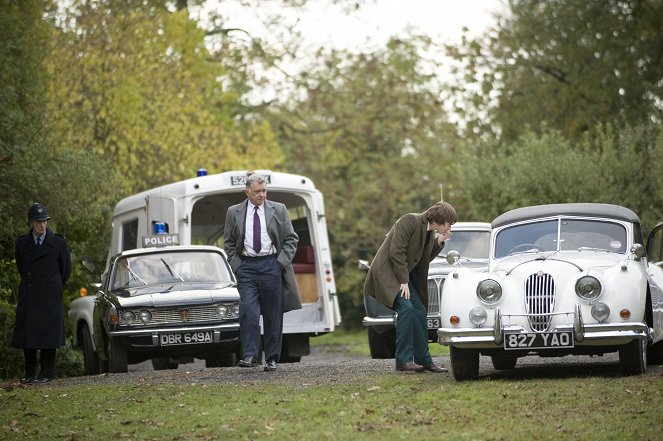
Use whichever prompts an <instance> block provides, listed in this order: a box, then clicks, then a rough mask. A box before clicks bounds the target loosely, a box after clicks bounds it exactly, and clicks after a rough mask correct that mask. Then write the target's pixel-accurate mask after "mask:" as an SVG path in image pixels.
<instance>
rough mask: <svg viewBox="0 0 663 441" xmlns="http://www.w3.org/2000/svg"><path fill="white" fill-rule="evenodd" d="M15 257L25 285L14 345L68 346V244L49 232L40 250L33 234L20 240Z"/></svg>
mask: <svg viewBox="0 0 663 441" xmlns="http://www.w3.org/2000/svg"><path fill="white" fill-rule="evenodd" d="M15 253H16V266H17V267H18V272H19V274H20V276H21V282H20V285H19V287H18V303H17V305H16V322H15V324H14V336H13V338H12V342H11V345H12V346H13V347H15V348H30V349H53V348H58V347H60V346H64V344H65V330H64V303H63V298H62V293H63V286H64V284H65V282H66V281H67V279H69V275H70V274H71V257H70V255H69V246H68V245H67V241H66V240H65V238H64V237H62V236H60V235H58V234H54V233H53V232H51V230H50V229H47V230H46V235H45V236H44V242H43V243H42V244H41V245H40V246H39V247H37V246H36V245H35V241H34V236H33V235H32V231H30V233H28V234H24V235H22V236H20V237H19V238H18V239H17V240H16V249H15Z"/></svg>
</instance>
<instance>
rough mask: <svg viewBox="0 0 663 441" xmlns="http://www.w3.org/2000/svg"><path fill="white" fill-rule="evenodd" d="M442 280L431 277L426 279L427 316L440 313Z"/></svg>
mask: <svg viewBox="0 0 663 441" xmlns="http://www.w3.org/2000/svg"><path fill="white" fill-rule="evenodd" d="M443 285H444V278H442V277H433V278H431V279H428V315H431V314H439V313H440V297H441V296H442V286H443Z"/></svg>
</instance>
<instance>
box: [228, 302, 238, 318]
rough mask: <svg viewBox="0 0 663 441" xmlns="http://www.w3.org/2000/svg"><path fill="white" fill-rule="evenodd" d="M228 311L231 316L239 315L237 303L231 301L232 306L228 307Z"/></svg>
mask: <svg viewBox="0 0 663 441" xmlns="http://www.w3.org/2000/svg"><path fill="white" fill-rule="evenodd" d="M230 313H231V314H232V316H233V317H239V303H233V305H232V307H231V308H230Z"/></svg>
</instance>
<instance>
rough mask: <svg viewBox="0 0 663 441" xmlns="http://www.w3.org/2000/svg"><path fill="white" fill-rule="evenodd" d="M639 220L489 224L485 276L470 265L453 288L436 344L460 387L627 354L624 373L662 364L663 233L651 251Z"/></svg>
mask: <svg viewBox="0 0 663 441" xmlns="http://www.w3.org/2000/svg"><path fill="white" fill-rule="evenodd" d="M643 243H644V241H643V237H642V232H641V229H640V219H639V218H638V216H637V215H636V214H635V213H634V212H633V211H631V210H629V209H627V208H624V207H621V206H617V205H609V204H593V203H575V204H554V205H540V206H533V207H525V208H518V209H515V210H511V211H509V212H506V213H504V214H502V215H501V216H499V217H497V218H496V219H495V220H494V221H493V222H492V224H491V240H490V261H489V266H488V268H487V270H485V271H477V270H476V269H473V268H466V267H464V266H463V259H462V256H460V255H459V253H456V252H453V251H450V252H449V253H448V254H447V259H448V260H449V263H453V265H454V267H455V269H454V271H452V272H451V273H450V274H449V275H448V276H447V279H446V282H445V284H444V289H443V293H442V298H441V303H440V312H441V318H442V325H441V328H440V329H439V330H438V342H439V343H440V344H443V345H447V346H449V347H450V357H451V372H452V375H453V377H454V379H456V380H473V379H476V378H478V375H479V356H480V355H484V356H490V357H491V360H492V364H493V366H494V368H495V369H512V368H514V367H515V366H516V364H517V360H518V358H519V357H523V356H526V355H539V356H542V357H561V356H566V355H603V354H606V353H610V352H619V364H620V367H621V371H622V374H624V375H634V374H642V373H644V372H645V371H646V368H647V363H648V362H649V363H661V362H663V291H662V287H663V269H661V264H662V263H663V262H661V261H662V260H663V257H661V255H662V254H663V245H662V244H663V224H659V225H657V226H656V227H655V228H654V229H653V230H652V232H651V233H650V235H649V239H648V241H647V249H645V247H644V246H643Z"/></svg>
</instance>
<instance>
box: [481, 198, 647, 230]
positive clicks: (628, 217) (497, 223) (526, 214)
mask: <svg viewBox="0 0 663 441" xmlns="http://www.w3.org/2000/svg"><path fill="white" fill-rule="evenodd" d="M551 216H590V217H607V218H610V219H618V220H623V221H628V222H634V223H638V224H639V223H640V218H639V217H638V215H637V214H635V213H634V212H633V211H631V210H629V209H628V208H625V207H622V206H620V205H612V204H592V203H577V204H550V205H534V206H531V207H522V208H516V209H514V210H511V211H507V212H506V213H504V214H501V215H499V216H497V217H496V218H495V220H493V222H492V224H491V226H492V228H497V227H501V226H502V225H507V224H511V223H513V222H519V221H524V220H527V219H532V218H539V217H551Z"/></svg>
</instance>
